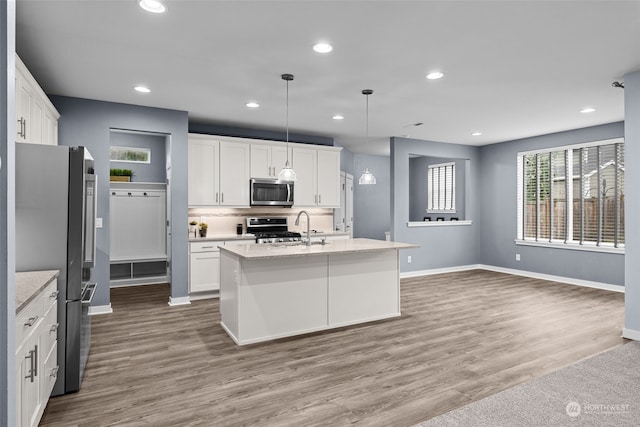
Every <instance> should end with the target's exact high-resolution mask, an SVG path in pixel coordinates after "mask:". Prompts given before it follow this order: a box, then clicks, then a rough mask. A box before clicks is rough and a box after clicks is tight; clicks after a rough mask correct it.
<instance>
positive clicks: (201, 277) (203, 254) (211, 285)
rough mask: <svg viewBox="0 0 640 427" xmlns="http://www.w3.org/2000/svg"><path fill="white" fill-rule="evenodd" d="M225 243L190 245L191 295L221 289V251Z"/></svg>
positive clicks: (194, 243)
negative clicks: (220, 247) (219, 247)
mask: <svg viewBox="0 0 640 427" xmlns="http://www.w3.org/2000/svg"><path fill="white" fill-rule="evenodd" d="M224 244H225V242H223V241H206V242H191V243H189V293H190V294H191V293H198V292H212V291H218V290H219V289H220V249H218V246H223V245H224Z"/></svg>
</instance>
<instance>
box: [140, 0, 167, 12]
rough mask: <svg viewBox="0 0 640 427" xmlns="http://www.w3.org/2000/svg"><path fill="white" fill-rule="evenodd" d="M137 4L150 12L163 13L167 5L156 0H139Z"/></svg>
mask: <svg viewBox="0 0 640 427" xmlns="http://www.w3.org/2000/svg"><path fill="white" fill-rule="evenodd" d="M138 5H139V6H140V7H141V8H143V9H144V10H146V11H147V12H151V13H164V12H166V11H167V6H165V5H164V4H163V3H162V2H160V1H158V0H140V1H139V2H138Z"/></svg>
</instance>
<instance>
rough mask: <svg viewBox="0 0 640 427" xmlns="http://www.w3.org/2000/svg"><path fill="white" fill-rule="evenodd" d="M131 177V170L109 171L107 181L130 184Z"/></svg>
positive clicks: (113, 169)
mask: <svg viewBox="0 0 640 427" xmlns="http://www.w3.org/2000/svg"><path fill="white" fill-rule="evenodd" d="M132 176H133V171H132V170H131V169H115V168H112V169H109V181H121V182H130V181H131V177H132Z"/></svg>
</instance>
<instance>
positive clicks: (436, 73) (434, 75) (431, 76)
mask: <svg viewBox="0 0 640 427" xmlns="http://www.w3.org/2000/svg"><path fill="white" fill-rule="evenodd" d="M442 77H444V74H442V73H441V72H440V71H434V72H433V73H429V74H427V78H428V79H429V80H438V79H441V78H442Z"/></svg>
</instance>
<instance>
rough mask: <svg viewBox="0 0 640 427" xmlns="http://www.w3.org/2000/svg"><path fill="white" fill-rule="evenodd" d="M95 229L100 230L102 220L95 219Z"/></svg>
mask: <svg viewBox="0 0 640 427" xmlns="http://www.w3.org/2000/svg"><path fill="white" fill-rule="evenodd" d="M96 228H102V218H96Z"/></svg>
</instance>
